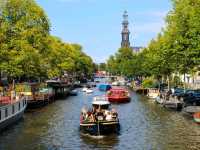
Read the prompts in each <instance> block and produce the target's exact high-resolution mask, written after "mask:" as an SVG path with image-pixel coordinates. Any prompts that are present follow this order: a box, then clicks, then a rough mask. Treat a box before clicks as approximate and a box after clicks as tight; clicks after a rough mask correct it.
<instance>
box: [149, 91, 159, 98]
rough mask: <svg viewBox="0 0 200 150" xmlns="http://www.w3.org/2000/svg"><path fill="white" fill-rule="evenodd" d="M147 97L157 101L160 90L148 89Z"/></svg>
mask: <svg viewBox="0 0 200 150" xmlns="http://www.w3.org/2000/svg"><path fill="white" fill-rule="evenodd" d="M147 96H148V97H149V98H150V99H156V98H157V97H158V96H159V90H158V89H156V88H150V89H148V93H147Z"/></svg>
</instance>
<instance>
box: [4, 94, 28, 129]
mask: <svg viewBox="0 0 200 150" xmlns="http://www.w3.org/2000/svg"><path fill="white" fill-rule="evenodd" d="M26 106H27V101H26V99H25V97H20V98H19V97H16V99H13V100H11V98H9V96H6V97H5V96H1V97H0V131H2V130H3V129H5V128H6V127H7V126H9V125H11V124H13V123H15V122H16V121H18V120H19V119H20V118H22V117H23V114H24V110H25V109H26Z"/></svg>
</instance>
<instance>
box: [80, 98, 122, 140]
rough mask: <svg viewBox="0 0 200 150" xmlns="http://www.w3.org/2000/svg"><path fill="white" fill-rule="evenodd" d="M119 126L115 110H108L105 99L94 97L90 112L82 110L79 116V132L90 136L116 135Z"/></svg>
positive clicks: (107, 103) (108, 106)
mask: <svg viewBox="0 0 200 150" xmlns="http://www.w3.org/2000/svg"><path fill="white" fill-rule="evenodd" d="M119 130H120V124H119V119H118V114H117V112H116V110H115V109H110V102H109V101H108V100H107V99H106V97H94V99H93V101H92V110H91V111H88V110H87V109H86V108H83V109H82V112H81V115H80V131H81V132H82V133H86V134H90V135H95V136H99V135H108V134H111V133H118V132H119Z"/></svg>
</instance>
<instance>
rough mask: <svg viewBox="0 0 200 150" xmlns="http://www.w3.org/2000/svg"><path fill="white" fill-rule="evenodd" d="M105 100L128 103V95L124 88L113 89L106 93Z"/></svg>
mask: <svg viewBox="0 0 200 150" xmlns="http://www.w3.org/2000/svg"><path fill="white" fill-rule="evenodd" d="M106 95H107V98H108V101H110V102H116V103H123V102H129V101H130V99H131V98H130V94H129V92H128V90H126V89H124V88H113V89H111V90H109V91H108V92H107V94H106Z"/></svg>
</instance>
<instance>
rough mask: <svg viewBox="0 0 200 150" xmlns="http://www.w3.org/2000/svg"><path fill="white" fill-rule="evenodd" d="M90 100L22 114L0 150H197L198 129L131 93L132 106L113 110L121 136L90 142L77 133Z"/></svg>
mask: <svg viewBox="0 0 200 150" xmlns="http://www.w3.org/2000/svg"><path fill="white" fill-rule="evenodd" d="M100 94H103V92H102V93H101V92H99V91H98V90H95V92H94V93H93V94H92V95H86V94H85V93H82V92H79V95H78V96H76V97H68V98H67V99H65V100H58V101H56V102H55V103H52V104H50V105H48V106H46V107H44V108H42V109H38V110H34V111H32V112H26V113H25V115H24V119H23V120H21V121H20V122H19V123H17V124H16V125H14V126H12V127H11V128H10V129H8V130H6V131H5V132H3V133H0V150H63V149H67V150H68V149H69V150H74V149H75V150H76V149H82V150H87V149H103V150H104V149H105V150H107V149H120V150H125V149H131V150H132V149H135V150H140V149H141V150H144V149H145V150H146V149H147V150H151V149H153V150H157V149H158V150H168V149H170V150H171V149H176V150H179V149H180V150H188V149H194V150H195V149H200V125H198V124H196V123H194V122H193V120H192V119H190V118H187V117H185V116H183V115H182V114H181V113H180V112H173V111H168V110H166V109H164V108H162V107H160V106H159V105H156V104H155V103H153V102H151V101H148V100H147V99H146V98H144V97H141V96H139V95H136V94H135V93H134V92H131V95H132V101H131V102H130V103H127V104H120V105H116V104H115V105H112V107H115V108H116V109H117V110H118V113H119V119H120V123H121V131H120V135H110V136H107V137H100V138H96V137H89V136H85V135H81V134H80V132H79V114H80V110H81V108H82V107H83V105H88V106H89V105H90V103H91V101H92V96H94V95H100Z"/></svg>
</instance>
